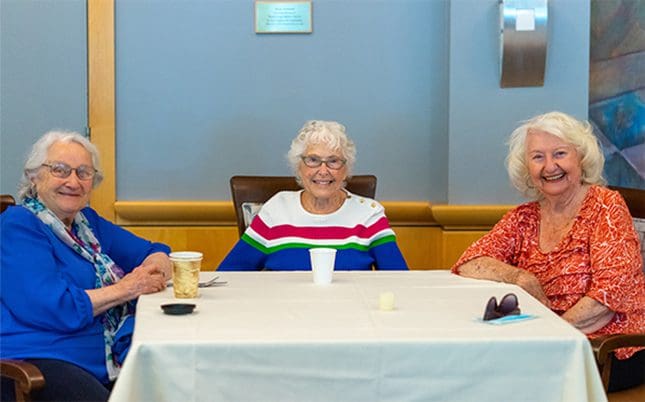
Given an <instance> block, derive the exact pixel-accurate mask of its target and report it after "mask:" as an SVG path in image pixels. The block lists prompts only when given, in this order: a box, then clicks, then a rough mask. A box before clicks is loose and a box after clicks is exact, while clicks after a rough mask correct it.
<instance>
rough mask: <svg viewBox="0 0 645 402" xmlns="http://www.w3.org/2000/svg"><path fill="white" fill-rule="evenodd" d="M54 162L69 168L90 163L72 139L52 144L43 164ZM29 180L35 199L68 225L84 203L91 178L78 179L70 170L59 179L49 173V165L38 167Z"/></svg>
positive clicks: (82, 150) (86, 200)
mask: <svg viewBox="0 0 645 402" xmlns="http://www.w3.org/2000/svg"><path fill="white" fill-rule="evenodd" d="M54 162H62V163H65V164H67V165H69V166H71V167H72V168H77V167H79V166H81V165H86V166H93V164H92V156H91V155H90V153H89V152H88V151H87V150H86V149H85V148H84V147H83V146H82V145H80V144H78V143H76V142H68V143H65V142H55V143H54V144H52V145H51V146H50V147H49V150H48V152H47V160H46V162H45V163H47V164H51V163H54ZM32 181H33V183H34V184H35V186H36V191H37V193H38V199H40V201H42V203H43V204H45V206H46V207H47V208H49V209H50V210H52V212H53V213H54V214H56V216H57V217H58V218H59V219H60V220H61V221H63V223H64V224H65V225H67V226H69V225H71V224H72V221H73V220H74V217H75V216H76V214H77V213H78V211H80V210H81V209H83V208H84V207H85V206H86V205H87V203H88V202H89V199H90V193H91V191H92V179H89V180H80V179H79V178H78V176H77V175H76V171H72V173H71V174H70V175H69V176H68V177H65V178H59V177H55V176H53V175H52V174H51V173H50V172H49V168H47V167H45V166H42V167H41V168H40V169H39V170H38V174H37V175H36V177H35V178H34V179H33V180H32Z"/></svg>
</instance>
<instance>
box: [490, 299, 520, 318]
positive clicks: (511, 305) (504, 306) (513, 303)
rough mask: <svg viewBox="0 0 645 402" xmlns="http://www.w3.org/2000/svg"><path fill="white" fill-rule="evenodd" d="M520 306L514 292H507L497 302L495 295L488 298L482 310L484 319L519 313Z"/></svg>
mask: <svg viewBox="0 0 645 402" xmlns="http://www.w3.org/2000/svg"><path fill="white" fill-rule="evenodd" d="M519 314H520V306H519V302H518V300H517V296H516V295H515V294H514V293H508V294H506V295H505V296H504V297H502V300H501V301H500V302H499V304H497V299H496V298H495V296H493V297H491V298H490V299H488V303H486V309H485V310H484V321H488V320H494V319H496V318H502V317H506V316H508V315H519Z"/></svg>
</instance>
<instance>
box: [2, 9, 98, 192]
mask: <svg viewBox="0 0 645 402" xmlns="http://www.w3.org/2000/svg"><path fill="white" fill-rule="evenodd" d="M86 36H87V35H86V8H85V1H83V0H66V1H55V0H49V1H24V0H0V167H1V169H0V191H1V192H2V193H3V194H6V193H9V194H14V195H15V193H16V187H17V184H18V180H19V179H20V175H21V173H22V166H23V164H24V159H25V156H26V154H27V152H28V151H29V148H30V147H31V145H32V144H33V143H34V142H35V140H36V139H37V138H38V137H40V136H41V135H42V134H43V133H44V132H45V131H48V130H51V129H54V128H64V129H69V130H76V131H80V132H84V131H85V127H86V124H87V40H86Z"/></svg>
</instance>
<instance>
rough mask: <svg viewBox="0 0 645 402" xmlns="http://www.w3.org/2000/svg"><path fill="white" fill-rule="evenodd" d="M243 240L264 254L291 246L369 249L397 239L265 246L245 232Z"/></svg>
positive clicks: (389, 237)
mask: <svg viewBox="0 0 645 402" xmlns="http://www.w3.org/2000/svg"><path fill="white" fill-rule="evenodd" d="M242 240H244V241H245V242H246V243H248V244H249V245H250V246H251V247H253V248H255V249H257V250H258V251H260V252H262V253H263V254H273V253H276V252H278V251H282V250H285V249H290V248H307V249H309V248H321V247H325V248H335V249H336V250H348V249H354V250H358V251H363V252H365V251H368V250H369V249H371V248H374V247H376V246H380V245H381V244H385V243H390V242H394V241H396V237H395V236H394V235H389V236H384V237H381V238H380V239H377V240H375V241H374V242H372V243H371V244H370V245H369V246H363V245H362V244H358V243H347V244H341V245H321V244H311V243H286V244H281V245H279V246H274V247H265V246H264V245H262V244H261V243H260V242H258V241H257V240H255V239H253V238H252V237H251V236H249V235H247V234H246V233H244V234H243V235H242Z"/></svg>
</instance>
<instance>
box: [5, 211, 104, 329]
mask: <svg viewBox="0 0 645 402" xmlns="http://www.w3.org/2000/svg"><path fill="white" fill-rule="evenodd" d="M0 231H1V233H2V239H1V241H0V285H1V288H2V292H1V293H0V300H1V301H2V304H4V306H5V307H6V308H7V309H8V310H9V311H10V312H11V313H12V314H13V316H15V317H16V319H17V320H20V321H23V322H26V323H27V324H28V325H30V326H34V327H39V328H43V329H47V330H55V331H75V330H78V329H80V328H83V327H85V326H87V325H90V324H91V323H92V321H93V312H92V303H91V302H90V298H89V296H88V295H87V293H86V292H85V288H84V287H83V285H86V286H88V287H89V288H93V287H94V286H93V285H94V282H95V279H94V270H93V269H92V264H90V263H89V262H88V261H86V260H84V259H83V258H82V257H81V256H80V255H79V256H78V258H76V257H75V255H74V254H75V252H74V251H73V250H71V248H69V247H68V246H66V245H65V244H63V243H62V242H60V240H58V239H57V238H55V237H54V235H53V233H52V232H51V230H50V229H49V228H48V227H47V226H45V225H44V224H43V223H42V222H41V221H40V220H39V219H38V218H37V217H36V216H35V215H34V214H32V213H31V212H29V211H28V210H27V209H25V208H23V207H15V208H10V209H8V210H7V211H6V212H4V213H3V214H2V215H0ZM61 256H69V257H71V258H69V259H67V260H66V261H63V260H62V259H61ZM72 272H74V273H76V274H75V276H71V273H72Z"/></svg>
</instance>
